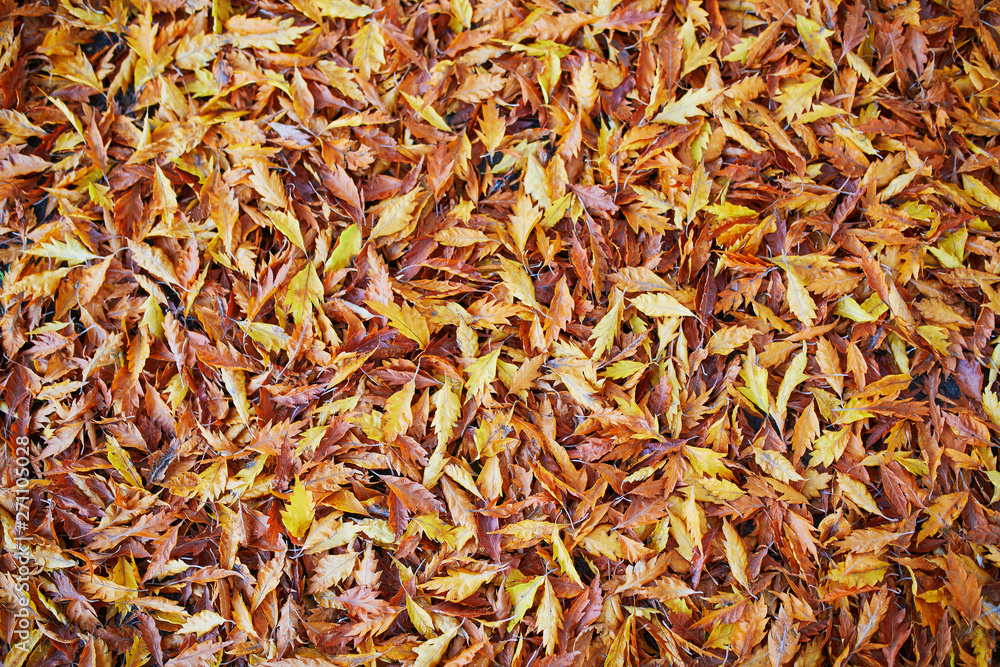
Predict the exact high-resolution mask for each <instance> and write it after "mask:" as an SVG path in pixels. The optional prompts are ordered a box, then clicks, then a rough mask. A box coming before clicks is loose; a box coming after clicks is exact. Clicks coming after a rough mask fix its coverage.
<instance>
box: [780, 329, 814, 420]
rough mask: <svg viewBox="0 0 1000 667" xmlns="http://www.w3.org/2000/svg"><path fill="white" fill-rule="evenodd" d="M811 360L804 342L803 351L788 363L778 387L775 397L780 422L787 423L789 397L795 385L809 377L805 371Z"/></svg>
mask: <svg viewBox="0 0 1000 667" xmlns="http://www.w3.org/2000/svg"><path fill="white" fill-rule="evenodd" d="M808 360H809V357H808V353H807V351H806V347H805V343H803V344H802V351H801V352H799V353H798V354H797V355H795V358H794V359H792V363H790V364H789V365H788V369H787V370H786V371H785V375H784V377H782V378H781V385H780V386H779V387H778V395H777V396H776V397H775V401H774V402H775V407H776V409H777V412H778V423H779V424H784V423H785V415H786V413H787V410H788V399H789V398H791V397H792V392H793V391H795V387H797V386H799V385H800V384H802V383H803V382H805V381H806V380H808V379H809V374H808V373H806V372H805V369H806V362H807V361H808Z"/></svg>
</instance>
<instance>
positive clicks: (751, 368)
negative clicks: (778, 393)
mask: <svg viewBox="0 0 1000 667" xmlns="http://www.w3.org/2000/svg"><path fill="white" fill-rule="evenodd" d="M740 377H741V378H743V381H744V382H745V383H746V385H745V386H743V387H740V388H739V392H740V393H741V394H743V396H745V397H746V398H747V400H749V401H750V402H752V403H753V404H754V405H756V406H757V407H758V408H759V409H760V411H761V412H763V413H764V414H765V415H768V414H771V394H770V392H768V390H767V369H765V368H763V367H761V366H760V365H758V364H757V359H756V354H755V353H754V349H753V346H751V347H750V355H749V356H746V357H744V358H743V370H742V371H740Z"/></svg>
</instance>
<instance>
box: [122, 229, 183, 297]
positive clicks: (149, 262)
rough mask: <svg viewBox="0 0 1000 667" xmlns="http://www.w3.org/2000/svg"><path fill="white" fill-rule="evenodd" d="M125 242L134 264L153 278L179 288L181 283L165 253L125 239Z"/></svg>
mask: <svg viewBox="0 0 1000 667" xmlns="http://www.w3.org/2000/svg"><path fill="white" fill-rule="evenodd" d="M126 241H127V243H128V248H129V250H130V251H131V252H132V259H133V260H134V261H135V263H136V264H138V265H139V266H140V267H141V268H142V269H144V270H145V271H146V272H147V273H149V274H150V275H152V276H153V277H155V278H159V279H160V280H162V281H163V282H167V283H170V284H171V285H177V286H180V284H181V281H180V279H178V277H177V271H176V270H175V269H174V265H173V264H172V263H171V262H170V258H169V257H167V253H165V252H163V251H162V250H160V249H159V248H156V247H150V246H148V245H146V244H145V243H136V242H135V241H133V240H132V239H126Z"/></svg>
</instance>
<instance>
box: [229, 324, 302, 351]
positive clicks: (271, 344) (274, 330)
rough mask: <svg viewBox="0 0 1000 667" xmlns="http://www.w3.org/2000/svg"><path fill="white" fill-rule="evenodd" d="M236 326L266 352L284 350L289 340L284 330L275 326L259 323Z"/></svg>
mask: <svg viewBox="0 0 1000 667" xmlns="http://www.w3.org/2000/svg"><path fill="white" fill-rule="evenodd" d="M238 324H239V325H240V328H242V329H243V332H244V333H246V334H247V335H248V336H250V337H251V338H253V339H254V340H255V341H257V342H258V343H260V345H261V346H262V347H263V348H264V349H265V350H267V351H268V352H277V351H279V350H284V349H285V348H286V347H287V346H288V341H289V340H291V337H290V336H289V335H288V334H287V333H285V330H284V329H282V328H281V327H279V326H278V325H276V324H264V323H261V322H238Z"/></svg>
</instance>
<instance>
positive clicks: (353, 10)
mask: <svg viewBox="0 0 1000 667" xmlns="http://www.w3.org/2000/svg"><path fill="white" fill-rule="evenodd" d="M313 2H314V3H315V4H316V5H317V6H318V7H319V8H320V9H321V10H322V11H323V13H324V14H325V15H327V16H329V17H330V18H332V19H338V18H339V19H360V18H364V17H366V16H368V15H369V14H371V13H372V12H373V11H374V10H372V8H371V7H363V6H361V5H356V4H354V3H353V2H351V0H313Z"/></svg>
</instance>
